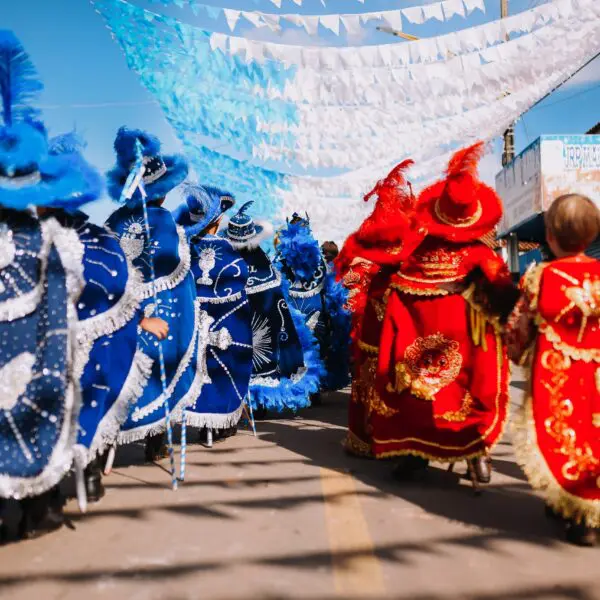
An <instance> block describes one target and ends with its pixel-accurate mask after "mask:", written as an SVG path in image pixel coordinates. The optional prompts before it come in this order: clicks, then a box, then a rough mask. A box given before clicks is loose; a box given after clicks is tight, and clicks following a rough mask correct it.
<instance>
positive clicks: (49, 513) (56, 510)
mask: <svg viewBox="0 0 600 600" xmlns="http://www.w3.org/2000/svg"><path fill="white" fill-rule="evenodd" d="M63 504H64V501H63V498H62V495H61V493H60V489H59V487H58V486H56V487H54V488H53V489H52V490H50V491H48V492H46V493H44V494H42V495H41V496H36V497H35V498H25V499H24V500H21V511H22V516H21V521H20V522H19V537H20V538H21V539H33V538H37V537H40V536H42V535H44V534H46V533H50V532H51V531H55V530H56V529H59V528H60V527H62V525H63V523H64V516H63Z"/></svg>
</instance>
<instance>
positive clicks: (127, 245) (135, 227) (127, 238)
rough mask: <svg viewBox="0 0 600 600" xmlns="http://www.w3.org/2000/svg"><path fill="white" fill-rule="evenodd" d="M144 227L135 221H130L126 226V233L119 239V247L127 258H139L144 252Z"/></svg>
mask: <svg viewBox="0 0 600 600" xmlns="http://www.w3.org/2000/svg"><path fill="white" fill-rule="evenodd" d="M143 234H144V229H143V227H142V224H141V223H138V222H137V221H135V222H133V223H131V224H130V225H129V227H127V231H126V233H124V234H123V235H122V237H121V239H120V243H121V248H123V252H125V256H127V258H129V260H135V259H136V258H139V257H140V256H141V255H142V254H143V252H144V235H143Z"/></svg>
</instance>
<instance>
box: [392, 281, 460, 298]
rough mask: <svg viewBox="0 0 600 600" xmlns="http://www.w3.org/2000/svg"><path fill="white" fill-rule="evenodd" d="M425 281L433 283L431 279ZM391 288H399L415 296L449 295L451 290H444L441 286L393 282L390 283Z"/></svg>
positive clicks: (400, 290)
mask: <svg viewBox="0 0 600 600" xmlns="http://www.w3.org/2000/svg"><path fill="white" fill-rule="evenodd" d="M423 283H431V282H430V281H423ZM390 287H391V288H394V289H395V290H398V291H399V292H404V293H405V294H412V295H413V296H447V295H448V294H449V293H450V292H449V291H448V290H444V289H441V288H434V287H428V288H415V287H412V286H410V285H405V284H401V283H392V284H391V285H390Z"/></svg>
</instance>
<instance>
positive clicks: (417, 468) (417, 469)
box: [392, 455, 429, 481]
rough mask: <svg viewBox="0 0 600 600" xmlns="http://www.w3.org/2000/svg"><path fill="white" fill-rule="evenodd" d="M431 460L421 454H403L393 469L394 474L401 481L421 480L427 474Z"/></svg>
mask: <svg viewBox="0 0 600 600" xmlns="http://www.w3.org/2000/svg"><path fill="white" fill-rule="evenodd" d="M428 467H429V461H428V460H427V459H425V458H421V457H420V456H412V455H408V456H402V457H401V458H400V460H399V461H398V464H397V465H396V466H395V467H394V470H393V471H392V476H393V477H394V478H395V479H398V480H400V481H421V480H423V479H424V478H425V476H426V475H427V469H428Z"/></svg>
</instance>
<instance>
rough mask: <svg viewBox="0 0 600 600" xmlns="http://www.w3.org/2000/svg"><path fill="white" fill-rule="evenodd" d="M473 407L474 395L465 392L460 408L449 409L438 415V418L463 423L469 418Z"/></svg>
mask: <svg viewBox="0 0 600 600" xmlns="http://www.w3.org/2000/svg"><path fill="white" fill-rule="evenodd" d="M472 407H473V397H472V396H471V394H469V392H467V393H466V394H465V397H464V398H463V401H462V405H461V407H460V410H449V411H447V412H445V413H444V414H443V415H436V417H435V418H436V419H444V421H450V422H453V423H462V422H464V421H466V420H467V417H468V416H469V413H470V412H471V408H472Z"/></svg>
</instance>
